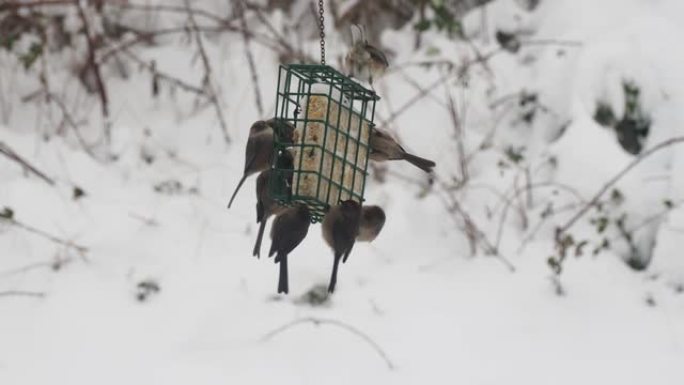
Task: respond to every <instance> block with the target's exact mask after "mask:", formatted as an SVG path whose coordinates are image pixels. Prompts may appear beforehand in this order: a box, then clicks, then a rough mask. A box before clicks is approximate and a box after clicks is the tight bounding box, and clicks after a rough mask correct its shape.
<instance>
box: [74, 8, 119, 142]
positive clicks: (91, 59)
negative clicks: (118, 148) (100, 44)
mask: <svg viewBox="0 0 684 385" xmlns="http://www.w3.org/2000/svg"><path fill="white" fill-rule="evenodd" d="M74 3H75V4H76V8H77V9H78V15H79V17H80V18H81V22H82V23H83V33H84V34H85V38H86V42H87V44H88V56H87V58H86V60H87V63H86V65H87V66H88V67H90V70H91V71H93V76H94V77H95V83H96V84H97V92H98V95H99V96H100V107H101V109H102V119H103V120H104V135H105V140H106V142H107V144H110V143H111V140H112V132H111V124H110V121H109V97H108V96H107V89H106V88H105V83H104V81H103V80H102V73H101V72H100V65H99V64H98V63H97V60H96V57H95V52H96V51H97V46H96V44H95V37H94V36H93V34H92V31H91V29H90V23H89V22H88V17H87V16H86V14H85V11H84V10H83V7H82V6H81V0H74Z"/></svg>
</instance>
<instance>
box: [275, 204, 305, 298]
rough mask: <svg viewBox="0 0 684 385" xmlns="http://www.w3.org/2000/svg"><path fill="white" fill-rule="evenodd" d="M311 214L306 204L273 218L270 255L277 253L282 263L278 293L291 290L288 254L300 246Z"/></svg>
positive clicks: (277, 258) (279, 261)
mask: <svg viewBox="0 0 684 385" xmlns="http://www.w3.org/2000/svg"><path fill="white" fill-rule="evenodd" d="M310 224H311V214H310V213H309V209H308V208H307V207H306V205H302V204H298V205H296V206H294V207H290V208H288V209H287V210H285V211H283V212H282V213H281V214H280V215H278V216H277V217H276V218H275V220H273V226H272V227H271V250H270V251H269V252H268V256H269V257H271V256H273V254H276V257H275V262H276V263H278V264H279V265H280V273H279V276H278V293H285V294H287V293H288V292H289V291H290V288H289V283H288V277H287V255H288V254H289V253H291V252H292V250H294V249H295V247H297V246H299V244H300V243H301V242H302V241H303V240H304V238H305V237H306V234H307V233H308V231H309V225H310Z"/></svg>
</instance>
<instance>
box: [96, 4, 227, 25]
mask: <svg viewBox="0 0 684 385" xmlns="http://www.w3.org/2000/svg"><path fill="white" fill-rule="evenodd" d="M107 5H110V6H114V7H118V8H123V9H128V10H131V11H145V12H160V11H162V12H172V13H182V14H185V13H187V12H188V8H189V7H184V6H180V5H170V4H155V5H150V4H135V3H111V4H109V3H108V4H107ZM190 10H191V11H192V13H193V14H195V15H197V16H203V17H206V18H207V19H210V20H213V21H215V22H217V23H219V24H221V25H228V24H230V23H231V22H232V21H233V20H234V19H229V18H222V17H220V16H217V15H216V14H215V13H212V12H210V11H207V10H204V9H201V8H191V9H190Z"/></svg>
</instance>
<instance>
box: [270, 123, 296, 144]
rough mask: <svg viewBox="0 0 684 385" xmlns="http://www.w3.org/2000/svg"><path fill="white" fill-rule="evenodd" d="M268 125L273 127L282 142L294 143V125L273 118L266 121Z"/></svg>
mask: <svg viewBox="0 0 684 385" xmlns="http://www.w3.org/2000/svg"><path fill="white" fill-rule="evenodd" d="M266 124H268V125H269V126H270V127H271V129H272V130H273V132H274V133H275V135H276V137H277V138H278V140H279V141H280V142H283V143H292V142H293V140H294V132H295V126H293V125H292V123H290V122H288V121H286V120H283V119H277V118H271V119H269V120H267V121H266Z"/></svg>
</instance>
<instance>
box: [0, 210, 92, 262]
mask: <svg viewBox="0 0 684 385" xmlns="http://www.w3.org/2000/svg"><path fill="white" fill-rule="evenodd" d="M2 222H6V223H9V224H10V225H12V226H15V227H18V228H20V229H22V230H25V231H27V232H29V233H31V234H34V235H37V236H39V237H42V238H44V239H47V240H48V241H50V242H52V243H56V244H58V245H61V246H65V247H67V248H72V249H74V250H76V251H77V252H78V253H79V254H80V255H81V256H84V255H85V254H86V253H87V252H88V248H86V247H85V246H81V245H79V244H77V243H74V242H72V241H67V240H64V239H61V238H59V237H56V236H54V235H52V234H50V233H48V232H45V231H43V230H40V229H37V228H35V227H33V226H30V225H27V224H25V223H22V222H19V221H17V220H16V219H14V218H6V217H0V223H2Z"/></svg>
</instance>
